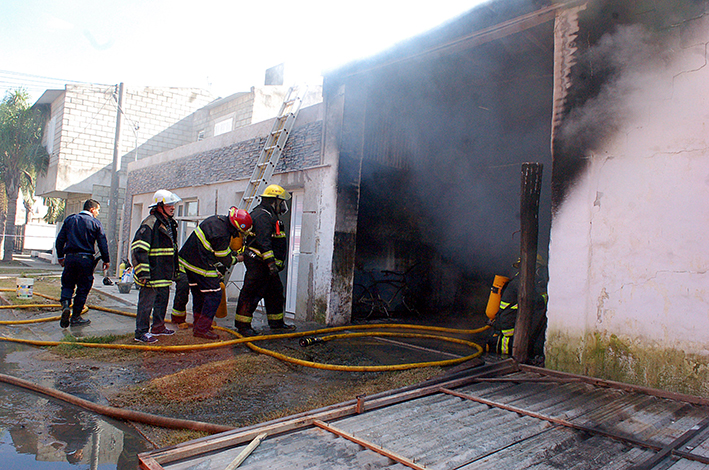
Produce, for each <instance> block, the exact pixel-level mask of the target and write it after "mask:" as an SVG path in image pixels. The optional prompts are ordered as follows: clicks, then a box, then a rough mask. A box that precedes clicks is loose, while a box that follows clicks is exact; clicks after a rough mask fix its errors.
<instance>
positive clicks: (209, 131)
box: [193, 92, 254, 141]
mask: <svg viewBox="0 0 709 470" xmlns="http://www.w3.org/2000/svg"><path fill="white" fill-rule="evenodd" d="M253 107H254V94H253V92H245V93H237V94H234V95H231V96H229V97H227V98H224V99H223V100H219V101H217V102H215V103H214V104H213V105H211V106H207V107H205V108H203V109H200V110H199V111H197V112H196V113H195V114H194V121H193V129H194V139H193V141H196V140H197V133H199V132H200V131H204V138H205V139H208V138H210V137H214V125H215V124H216V123H217V122H219V121H222V120H223V119H225V118H228V117H232V118H233V119H234V121H233V123H232V129H238V128H239V127H244V126H248V125H249V124H251V118H252V116H253Z"/></svg>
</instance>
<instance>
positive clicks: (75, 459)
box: [0, 342, 152, 470]
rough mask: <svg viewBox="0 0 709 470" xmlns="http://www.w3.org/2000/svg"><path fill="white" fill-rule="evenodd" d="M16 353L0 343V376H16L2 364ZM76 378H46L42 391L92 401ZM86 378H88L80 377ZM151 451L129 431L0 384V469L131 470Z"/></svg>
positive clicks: (14, 348)
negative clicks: (5, 374) (55, 391)
mask: <svg viewBox="0 0 709 470" xmlns="http://www.w3.org/2000/svg"><path fill="white" fill-rule="evenodd" d="M18 349H21V347H17V346H16V345H9V344H7V343H4V342H0V372H2V373H10V374H11V375H15V376H21V374H18V373H17V368H18V366H17V364H13V363H12V362H9V363H8V361H7V360H6V359H7V357H8V355H11V354H12V352H14V351H17V350H18ZM81 375H82V374H81V373H78V374H76V373H75V374H74V375H73V376H72V377H68V376H67V374H66V373H61V372H60V373H52V374H47V376H46V377H44V378H43V380H41V382H42V383H41V384H40V385H42V386H46V387H52V388H55V389H57V390H61V391H63V392H67V393H70V394H72V395H75V396H77V397H80V398H83V399H87V400H91V401H94V402H97V397H94V396H91V392H88V391H86V390H84V389H85V388H86V387H85V386H83V384H85V383H87V381H86V380H82V377H81ZM84 378H85V379H87V378H88V377H84ZM150 449H152V446H150V444H149V443H148V442H147V441H146V440H145V439H144V438H143V437H142V436H141V435H140V434H139V433H138V432H137V431H136V430H135V429H134V428H133V427H131V426H129V425H126V424H124V423H122V422H120V421H116V420H112V419H109V418H105V417H103V416H101V415H98V414H95V413H92V412H90V411H87V410H84V409H82V408H80V407H77V406H74V405H71V404H69V403H65V402H63V401H61V400H56V399H53V398H50V397H47V396H45V395H41V394H37V393H33V392H30V391H28V390H25V389H23V388H21V387H15V386H12V385H8V384H5V383H0V462H2V464H0V467H1V468H2V469H7V470H39V469H42V470H47V469H52V470H54V469H58V470H59V469H77V468H79V469H91V470H94V469H101V470H112V469H118V470H135V469H136V468H138V457H137V456H138V454H139V453H141V452H145V451H147V450H150Z"/></svg>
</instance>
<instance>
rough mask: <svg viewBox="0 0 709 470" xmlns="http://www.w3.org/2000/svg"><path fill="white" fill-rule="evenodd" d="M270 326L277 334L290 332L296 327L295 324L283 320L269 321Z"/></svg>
mask: <svg viewBox="0 0 709 470" xmlns="http://www.w3.org/2000/svg"><path fill="white" fill-rule="evenodd" d="M268 327H269V328H270V329H271V331H273V332H274V333H276V334H281V333H290V332H293V331H295V329H296V327H295V325H289V324H288V323H286V322H284V321H283V320H280V321H278V320H276V321H270V322H268Z"/></svg>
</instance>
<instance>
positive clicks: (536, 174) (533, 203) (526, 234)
mask: <svg viewBox="0 0 709 470" xmlns="http://www.w3.org/2000/svg"><path fill="white" fill-rule="evenodd" d="M542 168H543V165H542V164H541V163H523V164H522V196H521V200H520V229H521V236H520V263H519V294H518V296H519V297H518V300H517V305H518V306H519V310H518V311H517V320H516V322H515V339H514V343H513V344H512V357H514V359H515V360H516V361H517V362H519V363H521V364H524V363H526V362H527V360H528V359H529V357H528V356H529V341H530V339H531V338H530V335H531V333H532V332H531V331H530V330H531V327H532V313H533V311H534V307H535V300H536V297H535V295H534V275H535V272H536V267H537V266H536V265H537V242H538V239H539V195H540V193H541V191H542Z"/></svg>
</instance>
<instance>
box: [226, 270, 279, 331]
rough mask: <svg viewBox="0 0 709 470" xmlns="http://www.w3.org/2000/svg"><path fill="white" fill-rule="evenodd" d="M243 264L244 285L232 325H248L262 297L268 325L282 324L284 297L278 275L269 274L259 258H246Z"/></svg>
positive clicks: (242, 326)
mask: <svg viewBox="0 0 709 470" xmlns="http://www.w3.org/2000/svg"><path fill="white" fill-rule="evenodd" d="M244 264H245V265H246V274H245V275H244V286H243V287H242V289H241V293H240V294H239V300H238V302H237V304H236V317H235V321H234V325H235V326H236V327H237V328H246V327H249V326H250V325H251V321H252V320H253V316H254V311H255V310H256V307H258V303H259V302H260V301H261V299H263V303H264V305H265V307H266V317H267V319H268V325H269V326H270V327H272V328H274V327H279V326H282V325H283V317H284V311H285V304H286V299H285V295H284V293H283V283H282V282H281V278H280V276H273V275H271V274H270V273H269V271H268V267H267V266H266V263H264V262H263V261H261V260H253V259H250V258H246V259H245V260H244Z"/></svg>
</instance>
